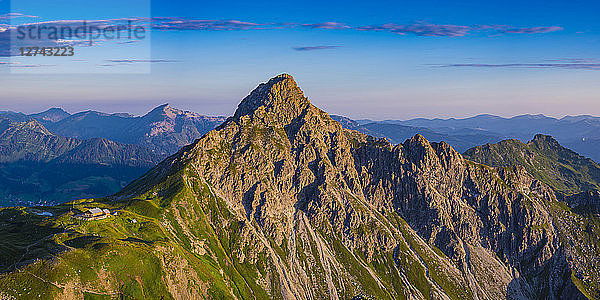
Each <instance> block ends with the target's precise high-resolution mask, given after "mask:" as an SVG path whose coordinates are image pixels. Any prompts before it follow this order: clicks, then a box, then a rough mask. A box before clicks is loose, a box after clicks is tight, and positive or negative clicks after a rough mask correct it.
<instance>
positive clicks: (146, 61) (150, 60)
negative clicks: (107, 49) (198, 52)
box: [106, 59, 179, 64]
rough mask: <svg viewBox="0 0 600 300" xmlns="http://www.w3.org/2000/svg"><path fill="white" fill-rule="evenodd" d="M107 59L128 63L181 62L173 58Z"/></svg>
mask: <svg viewBox="0 0 600 300" xmlns="http://www.w3.org/2000/svg"><path fill="white" fill-rule="evenodd" d="M106 61H107V62H112V63H126V64H133V63H172V62H179V60H172V59H107V60H106Z"/></svg>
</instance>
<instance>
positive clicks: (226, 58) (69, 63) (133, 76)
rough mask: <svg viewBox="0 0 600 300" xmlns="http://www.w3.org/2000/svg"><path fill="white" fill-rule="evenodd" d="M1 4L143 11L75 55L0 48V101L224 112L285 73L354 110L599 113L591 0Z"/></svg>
mask: <svg viewBox="0 0 600 300" xmlns="http://www.w3.org/2000/svg"><path fill="white" fill-rule="evenodd" d="M0 9H3V10H4V11H3V12H0V15H4V16H5V17H4V21H2V18H1V17H0V24H2V23H5V24H7V25H5V28H7V27H6V26H17V25H22V24H26V23H28V24H31V23H36V24H38V23H44V22H49V21H55V20H90V21H93V20H96V21H98V20H101V21H102V22H106V23H111V22H115V21H114V20H115V19H121V18H131V19H135V20H137V21H139V22H141V23H144V24H146V23H148V22H149V23H151V24H153V25H152V26H150V25H149V27H148V28H149V29H150V27H152V28H153V29H152V30H151V32H149V35H148V38H147V39H146V40H144V41H143V42H141V43H132V44H126V43H123V44H118V43H108V42H106V43H100V44H99V45H96V46H93V47H84V46H76V55H75V56H74V57H73V59H74V60H73V59H71V58H70V59H69V60H66V59H64V58H55V57H39V58H38V57H36V58H35V59H33V58H23V57H18V56H11V57H0V81H2V90H1V93H0V110H16V111H23V112H36V111H41V110H44V109H46V108H48V107H53V106H60V107H63V108H65V109H67V110H68V111H71V112H74V111H79V110H87V109H96V110H102V111H108V112H117V111H127V112H132V113H135V114H141V113H144V112H146V111H148V110H150V109H151V108H152V107H153V106H156V105H159V104H161V103H165V102H169V103H171V105H172V106H175V107H178V108H182V109H186V110H193V111H197V112H200V113H204V114H211V115H214V114H219V115H229V114H231V113H232V112H233V111H234V110H235V107H236V106H237V104H238V103H239V101H240V100H241V99H242V98H243V97H244V96H245V95H246V94H247V93H248V92H249V91H250V90H252V89H253V88H254V87H255V86H256V85H257V84H258V83H260V82H263V81H265V80H267V79H268V78H269V77H272V76H274V75H277V74H279V73H283V72H286V73H289V74H292V75H293V76H294V77H295V78H296V80H297V81H298V82H299V84H300V85H301V87H302V88H303V90H304V91H305V93H306V94H307V95H308V96H309V98H310V99H311V101H312V102H313V103H314V104H315V105H317V106H319V107H321V108H322V109H325V110H326V111H328V112H330V113H336V114H343V115H347V116H350V117H353V118H372V119H389V118H394V119H408V118H415V117H467V116H472V115H476V114H481V113H492V114H497V115H502V116H513V115H518V114H524V113H532V114H537V113H543V114H546V115H550V116H558V117H561V116H564V115H567V114H570V115H576V114H593V115H600V80H598V79H599V78H600V22H599V21H598V20H597V19H598V17H597V12H598V11H600V3H599V2H598V1H529V2H527V3H522V1H376V2H366V1H329V2H327V3H323V2H321V1H302V2H299V1H278V2H276V3H273V1H189V2H188V1H165V0H159V1H152V2H149V1H141V0H133V1H116V0H109V1H95V2H86V5H81V2H79V1H77V2H75V1H72V0H67V1H50V2H49V1H40V0H13V1H12V2H10V3H8V1H7V0H0ZM6 14H11V15H6ZM17 14H22V15H17ZM1 26H2V25H0V28H3V27H1ZM136 47H137V48H136ZM24 66H28V67H27V68H25V67H24Z"/></svg>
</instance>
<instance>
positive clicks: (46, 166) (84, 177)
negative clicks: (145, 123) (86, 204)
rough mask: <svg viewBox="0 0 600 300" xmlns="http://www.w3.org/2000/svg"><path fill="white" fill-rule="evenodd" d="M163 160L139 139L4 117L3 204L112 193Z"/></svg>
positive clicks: (0, 137) (0, 147) (0, 140)
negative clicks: (57, 129) (57, 130)
mask: <svg viewBox="0 0 600 300" xmlns="http://www.w3.org/2000/svg"><path fill="white" fill-rule="evenodd" d="M160 160H162V157H161V156H160V155H157V154H155V153H154V152H153V151H151V150H149V149H147V148H144V147H142V146H137V145H128V144H122V143H117V142H113V141H110V140H106V139H103V138H92V139H89V140H80V139H75V138H68V137H62V136H58V135H55V134H52V133H51V132H50V131H48V130H47V129H46V128H45V127H44V126H43V125H41V124H40V123H38V121H36V120H29V121H23V122H13V121H10V120H8V119H0V206H11V205H16V204H21V205H23V204H28V203H29V204H33V203H40V202H41V203H47V204H51V203H61V202H65V201H68V200H73V199H78V198H87V197H98V196H107V195H110V194H112V193H114V192H116V191H118V190H119V189H120V188H122V187H123V186H124V185H125V184H127V183H128V182H129V181H130V180H132V179H133V178H135V177H137V176H139V175H141V174H143V173H144V172H145V171H147V170H148V169H149V168H151V167H152V166H154V165H155V164H156V163H158V162H159V161H160Z"/></svg>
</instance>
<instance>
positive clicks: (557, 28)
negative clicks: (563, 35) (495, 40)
mask: <svg viewBox="0 0 600 300" xmlns="http://www.w3.org/2000/svg"><path fill="white" fill-rule="evenodd" d="M561 30H563V28H562V27H560V26H548V27H529V28H510V29H506V30H503V31H501V32H502V33H526V34H533V33H550V32H555V31H561Z"/></svg>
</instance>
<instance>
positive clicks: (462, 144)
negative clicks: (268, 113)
mask: <svg viewBox="0 0 600 300" xmlns="http://www.w3.org/2000/svg"><path fill="white" fill-rule="evenodd" d="M332 118H334V119H335V120H338V121H340V120H342V119H343V122H341V123H342V125H343V126H346V128H350V129H355V130H359V131H361V132H364V133H368V134H372V135H375V136H378V137H385V138H387V139H389V140H390V141H391V142H392V143H395V144H398V143H402V142H404V141H405V140H407V139H409V138H411V137H412V136H414V134H415V133H419V134H422V135H423V136H424V137H425V138H427V139H428V140H430V141H435V142H440V141H446V142H447V143H449V144H450V145H452V146H453V147H454V148H456V149H457V150H458V151H459V152H464V151H466V150H468V149H470V148H472V147H475V146H479V145H483V144H487V143H496V142H499V141H501V140H505V139H518V140H521V141H523V142H526V141H529V140H530V139H532V138H533V137H534V136H535V135H536V134H544V135H550V136H553V137H554V138H556V139H557V140H558V141H559V142H560V143H561V144H562V145H564V146H565V147H568V148H570V149H572V150H574V151H575V152H577V153H579V154H581V155H584V156H586V157H589V158H591V159H593V160H595V161H596V162H598V161H600V117H594V116H585V115H584V116H575V117H571V116H568V117H564V118H562V119H557V118H552V117H546V116H544V115H522V116H517V117H513V118H503V117H498V116H493V115H479V116H475V117H472V118H466V119H454V118H452V119H423V118H419V119H412V120H406V121H400V120H385V121H372V120H358V121H355V120H351V119H348V118H345V117H341V116H332Z"/></svg>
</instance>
